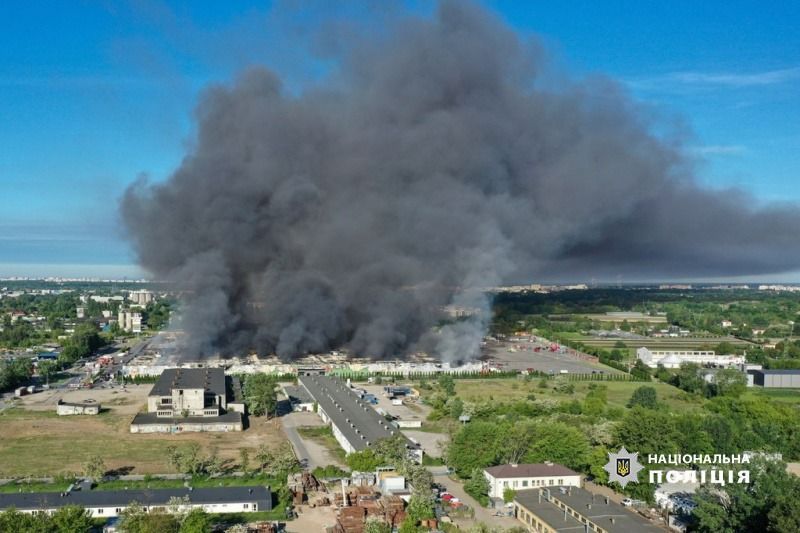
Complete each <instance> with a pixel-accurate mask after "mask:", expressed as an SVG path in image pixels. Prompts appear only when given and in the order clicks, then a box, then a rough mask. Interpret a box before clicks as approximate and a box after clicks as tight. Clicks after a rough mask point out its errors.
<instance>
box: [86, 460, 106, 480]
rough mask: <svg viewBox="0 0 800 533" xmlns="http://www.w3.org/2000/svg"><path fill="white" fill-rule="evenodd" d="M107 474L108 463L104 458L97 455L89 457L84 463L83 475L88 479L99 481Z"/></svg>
mask: <svg viewBox="0 0 800 533" xmlns="http://www.w3.org/2000/svg"><path fill="white" fill-rule="evenodd" d="M105 474H106V463H105V461H103V457H102V456H100V455H97V454H94V455H91V456H89V458H88V459H86V462H84V463H83V475H84V476H86V477H87V478H91V479H95V480H99V479H101V478H102V477H103V476H104V475H105Z"/></svg>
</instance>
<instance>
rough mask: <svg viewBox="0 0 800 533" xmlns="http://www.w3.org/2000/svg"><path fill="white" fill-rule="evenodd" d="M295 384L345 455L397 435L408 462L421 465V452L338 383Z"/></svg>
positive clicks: (311, 380)
mask: <svg viewBox="0 0 800 533" xmlns="http://www.w3.org/2000/svg"><path fill="white" fill-rule="evenodd" d="M297 381H298V383H299V384H300V385H301V386H302V387H303V388H304V389H305V390H306V392H307V393H308V395H309V396H310V397H311V398H312V399H313V401H314V403H316V404H317V414H319V416H320V418H322V420H323V421H324V422H326V423H330V424H331V429H332V430H333V435H334V437H336V440H337V441H338V442H339V445H341V447H342V448H343V449H344V451H345V452H346V453H348V454H350V453H353V452H358V451H362V450H365V449H367V448H369V447H370V446H374V445H375V443H376V442H378V441H379V440H381V439H387V438H391V437H393V436H395V435H400V436H401V437H402V438H403V439H404V440H405V442H406V449H407V451H408V455H409V457H410V458H412V459H414V460H415V461H417V462H422V448H421V447H420V445H419V444H417V443H415V442H412V441H411V440H409V439H408V438H407V437H406V436H405V435H403V434H402V433H401V432H400V430H399V429H397V428H396V427H395V426H393V425H392V424H391V423H390V422H389V421H387V420H386V419H385V418H384V417H383V416H381V415H379V414H378V413H377V412H376V411H375V409H373V408H372V406H371V405H370V404H369V403H367V402H366V401H364V400H362V399H360V398H359V397H358V395H357V394H356V393H355V392H353V390H352V389H351V388H350V387H349V386H348V385H347V384H346V383H345V382H343V381H342V380H341V379H339V378H334V377H329V376H320V375H311V376H299V377H298V378H297Z"/></svg>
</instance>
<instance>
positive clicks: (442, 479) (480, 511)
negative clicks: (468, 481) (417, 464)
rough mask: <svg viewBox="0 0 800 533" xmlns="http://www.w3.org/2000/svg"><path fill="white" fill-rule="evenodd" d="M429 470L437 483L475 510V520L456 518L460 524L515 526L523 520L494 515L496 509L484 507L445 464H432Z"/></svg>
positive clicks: (456, 521)
mask: <svg viewBox="0 0 800 533" xmlns="http://www.w3.org/2000/svg"><path fill="white" fill-rule="evenodd" d="M428 470H429V471H430V473H431V474H433V479H434V481H436V482H437V483H441V484H442V485H444V486H445V487H447V492H449V493H450V494H452V495H453V496H455V497H456V498H458V499H459V500H461V501H462V502H464V503H465V504H467V505H469V506H470V507H471V508H473V509H474V510H475V520H474V521H473V520H461V519H454V520H453V522H455V523H456V524H458V525H459V526H469V527H471V526H472V525H474V524H475V523H478V522H483V523H484V524H486V525H489V526H502V527H504V528H510V527H515V526H520V525H521V522H519V521H518V520H517V519H516V518H514V517H510V516H494V513H495V510H494V509H487V508H486V507H482V506H481V504H479V503H478V502H477V501H475V499H474V498H473V497H472V496H470V495H469V494H467V493H466V491H465V490H464V484H463V483H461V482H460V481H454V480H453V479H452V478H450V476H448V475H447V468H446V467H444V466H430V467H428Z"/></svg>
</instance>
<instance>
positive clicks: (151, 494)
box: [0, 486, 272, 518]
mask: <svg viewBox="0 0 800 533" xmlns="http://www.w3.org/2000/svg"><path fill="white" fill-rule="evenodd" d="M173 498H176V499H177V498H180V499H181V500H187V501H188V503H181V505H180V506H181V508H182V510H191V509H196V508H199V509H203V510H204V511H206V512H207V513H249V512H259V511H270V510H272V493H271V492H270V490H269V488H268V487H261V486H253V487H208V488H180V489H138V490H137V489H132V490H77V491H69V492H23V493H17V492H12V493H8V494H0V511H5V510H6V509H9V508H11V507H13V508H15V509H16V510H17V511H22V512H23V513H38V512H42V511H45V512H54V511H56V510H58V509H59V508H61V507H64V506H66V505H79V506H81V507H83V508H84V509H87V510H88V511H89V512H91V513H92V516H93V517H96V518H113V517H116V516H119V515H120V514H121V513H122V512H123V511H124V510H125V509H127V507H128V506H129V505H130V504H131V503H133V502H136V503H138V504H139V505H141V506H143V507H145V508H146V509H147V510H148V511H149V510H153V509H157V508H165V507H167V506H168V505H169V503H170V500H172V499H173ZM173 501H175V500H173Z"/></svg>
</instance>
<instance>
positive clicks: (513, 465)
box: [511, 463, 519, 468]
mask: <svg viewBox="0 0 800 533" xmlns="http://www.w3.org/2000/svg"><path fill="white" fill-rule="evenodd" d="M518 466H519V465H518V464H517V463H511V467H512V468H517V467H518Z"/></svg>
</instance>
